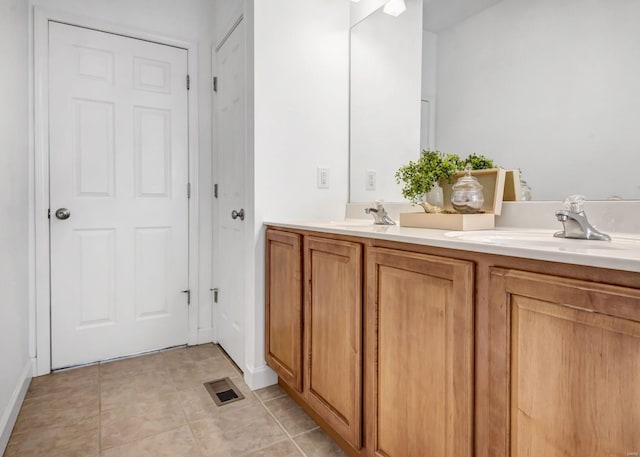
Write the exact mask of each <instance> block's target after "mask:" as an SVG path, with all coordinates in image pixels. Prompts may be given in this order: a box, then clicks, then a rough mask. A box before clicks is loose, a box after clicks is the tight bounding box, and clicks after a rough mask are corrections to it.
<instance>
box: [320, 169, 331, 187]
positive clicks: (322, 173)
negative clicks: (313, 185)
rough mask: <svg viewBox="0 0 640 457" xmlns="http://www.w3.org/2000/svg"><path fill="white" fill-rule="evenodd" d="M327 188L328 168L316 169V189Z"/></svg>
mask: <svg viewBox="0 0 640 457" xmlns="http://www.w3.org/2000/svg"><path fill="white" fill-rule="evenodd" d="M328 188H329V167H318V189H328Z"/></svg>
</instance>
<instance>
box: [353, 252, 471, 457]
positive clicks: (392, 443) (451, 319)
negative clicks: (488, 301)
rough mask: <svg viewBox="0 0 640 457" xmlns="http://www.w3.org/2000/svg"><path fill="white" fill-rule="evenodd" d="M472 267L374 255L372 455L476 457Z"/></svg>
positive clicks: (368, 388)
mask: <svg viewBox="0 0 640 457" xmlns="http://www.w3.org/2000/svg"><path fill="white" fill-rule="evenodd" d="M473 273H474V266H473V263H471V262H466V261H458V260H451V259H447V258H442V257H434V256H429V255H423V254H414V253H409V252H401V251H395V250H390V249H382V248H372V249H369V250H368V251H367V281H368V284H367V298H366V306H365V319H366V327H365V328H366V331H365V333H366V335H365V341H366V343H365V344H366V345H365V353H366V361H365V364H366V365H365V392H366V394H365V395H366V403H365V417H366V429H367V440H366V441H367V446H366V447H367V455H368V456H378V457H419V456H430V457H470V456H471V455H472V444H473V443H472V441H473V431H472V426H473V420H472V417H473V332H474V330H473V294H474V282H473Z"/></svg>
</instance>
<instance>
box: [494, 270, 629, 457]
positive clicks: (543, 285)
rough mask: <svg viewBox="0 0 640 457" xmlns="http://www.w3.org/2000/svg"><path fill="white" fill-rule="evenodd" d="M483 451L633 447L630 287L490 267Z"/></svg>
mask: <svg viewBox="0 0 640 457" xmlns="http://www.w3.org/2000/svg"><path fill="white" fill-rule="evenodd" d="M490 281H491V282H490V284H491V302H490V308H491V309H490V312H491V318H490V325H491V328H490V348H491V354H492V357H491V358H490V366H489V369H490V376H491V384H490V388H489V403H490V404H491V405H492V409H493V411H494V412H493V414H490V415H489V416H488V418H489V424H488V426H489V430H491V433H490V434H489V436H490V441H489V449H487V452H486V454H484V455H487V456H492V457H493V456H502V457H506V456H511V457H536V456H545V457H561V456H562V457H564V456H590V457H610V456H621V457H627V456H636V455H638V453H640V290H637V289H630V288H624V287H616V286H610V285H605V284H597V283H591V282H586V281H579V280H572V279H566V278H560V277H554V276H547V275H541V274H533V273H527V272H522V271H514V270H503V269H497V268H496V269H492V271H491V275H490Z"/></svg>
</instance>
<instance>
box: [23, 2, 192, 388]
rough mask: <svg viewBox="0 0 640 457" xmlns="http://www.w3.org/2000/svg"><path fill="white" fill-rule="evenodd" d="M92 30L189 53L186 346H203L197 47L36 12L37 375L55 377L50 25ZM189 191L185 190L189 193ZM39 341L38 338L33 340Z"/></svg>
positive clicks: (33, 303) (33, 302) (33, 310)
mask: <svg viewBox="0 0 640 457" xmlns="http://www.w3.org/2000/svg"><path fill="white" fill-rule="evenodd" d="M50 21H53V22H61V23H64V24H68V25H73V26H78V27H83V28H87V29H93V30H97V31H101V32H106V33H112V34H116V35H122V36H125V37H129V38H135V39H140V40H145V41H149V42H153V43H157V44H162V45H167V46H173V47H176V48H181V49H184V50H186V51H187V71H188V74H189V75H190V78H191V85H190V89H189V91H187V97H188V99H187V103H188V114H187V122H188V145H189V146H188V162H189V163H188V173H189V182H190V183H191V198H190V199H189V221H188V224H189V264H188V277H189V289H190V290H191V291H192V293H191V306H189V307H188V310H187V312H188V322H189V324H188V333H187V344H189V345H194V344H198V314H199V313H198V309H199V303H198V290H199V287H198V277H199V268H198V246H199V237H198V222H199V221H198V212H199V197H198V83H197V81H198V67H197V56H198V52H197V51H198V49H197V44H195V43H193V42H189V41H183V40H177V39H174V38H171V37H166V36H162V35H158V34H152V33H147V32H142V31H140V30H136V29H134V28H130V27H125V26H120V25H117V24H112V23H108V22H105V21H100V20H95V19H91V18H87V17H82V16H76V15H73V14H68V13H64V12H58V11H51V10H47V9H44V8H39V7H34V9H33V41H32V44H33V48H32V49H33V50H32V51H31V50H30V52H32V53H33V54H32V56H31V57H32V59H31V61H30V64H29V66H30V69H29V73H30V76H31V78H32V84H33V86H32V88H31V91H32V93H31V96H30V100H31V103H30V105H31V106H30V109H31V110H32V112H31V115H32V121H31V122H32V127H31V132H32V134H33V136H32V138H33V143H32V148H30V149H31V150H32V157H31V158H30V164H29V168H30V170H29V173H30V176H31V183H30V185H29V191H30V193H31V196H30V198H29V206H30V208H29V214H30V217H31V221H32V223H31V224H30V225H31V227H32V230H33V233H32V234H30V237H29V238H30V256H29V270H30V277H31V285H30V328H31V331H32V332H33V335H32V336H31V337H30V348H31V352H32V354H31V356H32V357H35V359H36V363H35V368H34V375H35V376H40V375H44V374H47V373H50V372H51V283H50V273H51V268H50V266H51V263H50V260H51V259H50V241H49V217H48V210H49V33H48V32H49V27H48V25H49V22H50ZM185 192H186V189H185ZM34 337H35V338H34Z"/></svg>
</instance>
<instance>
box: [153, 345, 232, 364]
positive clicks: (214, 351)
mask: <svg viewBox="0 0 640 457" xmlns="http://www.w3.org/2000/svg"><path fill="white" fill-rule="evenodd" d="M162 357H163V358H164V361H165V364H166V365H167V367H171V368H178V367H180V366H182V365H183V364H185V363H188V362H199V361H202V360H207V359H212V358H216V357H222V351H220V348H219V347H218V346H217V345H214V344H202V345H200V346H189V347H186V348H179V349H171V350H169V351H165V352H162Z"/></svg>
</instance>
